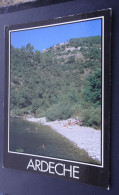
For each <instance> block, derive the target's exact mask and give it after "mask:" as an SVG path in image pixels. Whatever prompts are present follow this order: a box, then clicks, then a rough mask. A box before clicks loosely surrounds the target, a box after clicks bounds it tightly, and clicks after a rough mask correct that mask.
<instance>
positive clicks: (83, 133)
mask: <svg viewBox="0 0 119 195" xmlns="http://www.w3.org/2000/svg"><path fill="white" fill-rule="evenodd" d="M26 120H28V121H31V122H37V123H39V124H40V123H41V124H43V125H48V126H50V127H51V128H52V129H53V130H55V131H56V132H58V133H60V134H61V135H63V136H64V137H66V138H67V139H69V140H70V141H72V142H73V143H74V144H76V145H77V146H78V147H79V148H81V149H84V150H85V151H86V152H88V155H89V156H90V157H92V158H93V159H95V160H98V161H99V162H101V130H95V129H93V128H90V127H83V126H79V125H78V124H76V120H75V119H72V118H71V119H67V120H62V121H51V122H47V121H46V118H45V117H43V118H33V117H29V118H26Z"/></svg>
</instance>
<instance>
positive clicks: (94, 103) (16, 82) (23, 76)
mask: <svg viewBox="0 0 119 195" xmlns="http://www.w3.org/2000/svg"><path fill="white" fill-rule="evenodd" d="M87 93H88V94H87ZM10 109H11V115H24V114H32V115H35V116H39V117H41V116H46V117H47V119H48V120H56V119H60V120H62V119H66V118H69V117H72V116H74V117H77V116H78V117H79V118H81V120H82V121H84V124H86V125H88V126H92V123H93V126H97V127H98V126H100V123H101V121H99V120H100V117H98V116H99V114H100V113H101V37H100V36H96V37H87V38H72V39H70V40H69V41H67V42H65V43H60V44H57V45H54V46H52V47H50V48H48V49H46V50H43V51H41V52H40V51H38V50H36V51H35V52H34V48H33V46H31V45H30V43H29V44H27V45H26V47H22V48H20V49H18V48H14V47H13V46H11V108H10ZM88 112H92V115H93V116H92V118H94V115H95V117H97V118H99V119H98V122H96V121H97V119H95V121H93V122H92V121H91V120H92V119H90V122H88V124H87V123H86V121H85V115H86V113H88ZM96 113H97V114H96ZM87 115H88V114H87ZM89 115H90V117H91V114H89ZM97 115H98V116H97ZM87 117H89V116H87ZM88 120H89V119H87V121H88ZM96 123H98V124H96Z"/></svg>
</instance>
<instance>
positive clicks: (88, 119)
mask: <svg viewBox="0 0 119 195" xmlns="http://www.w3.org/2000/svg"><path fill="white" fill-rule="evenodd" d="M81 116H82V120H83V124H84V125H85V126H88V127H94V128H95V129H98V128H101V108H100V107H99V106H98V107H97V108H94V107H90V108H88V109H84V110H82V112H81Z"/></svg>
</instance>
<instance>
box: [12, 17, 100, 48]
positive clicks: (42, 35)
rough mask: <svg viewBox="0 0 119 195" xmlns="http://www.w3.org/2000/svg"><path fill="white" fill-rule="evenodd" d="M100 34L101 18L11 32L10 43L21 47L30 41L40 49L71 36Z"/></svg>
mask: <svg viewBox="0 0 119 195" xmlns="http://www.w3.org/2000/svg"><path fill="white" fill-rule="evenodd" d="M89 36H101V19H96V20H90V21H83V22H76V23H71V24H63V25H58V26H50V27H43V28H38V29H30V30H28V29H27V30H19V31H16V32H15V31H14V32H11V45H13V46H14V47H15V48H21V47H22V46H26V45H27V44H28V43H30V44H31V45H32V46H33V47H34V50H39V51H42V50H43V49H47V48H49V47H51V46H53V45H56V44H59V43H62V42H66V41H68V40H70V39H71V38H80V37H89Z"/></svg>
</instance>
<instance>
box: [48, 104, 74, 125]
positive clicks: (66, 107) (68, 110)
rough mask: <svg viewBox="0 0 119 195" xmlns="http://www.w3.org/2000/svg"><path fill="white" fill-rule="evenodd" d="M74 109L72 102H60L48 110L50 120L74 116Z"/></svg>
mask: <svg viewBox="0 0 119 195" xmlns="http://www.w3.org/2000/svg"><path fill="white" fill-rule="evenodd" d="M73 112H74V110H73V108H72V107H71V105H70V104H68V103H67V104H64V103H59V104H55V105H53V106H52V107H50V108H49V109H48V110H47V112H46V118H47V120H48V121H54V120H65V119H68V118H70V117H71V116H72V114H73Z"/></svg>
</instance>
